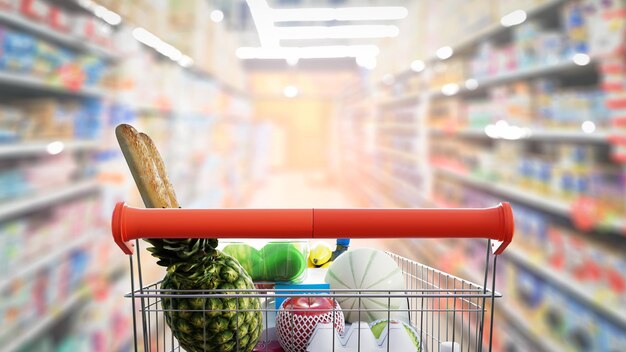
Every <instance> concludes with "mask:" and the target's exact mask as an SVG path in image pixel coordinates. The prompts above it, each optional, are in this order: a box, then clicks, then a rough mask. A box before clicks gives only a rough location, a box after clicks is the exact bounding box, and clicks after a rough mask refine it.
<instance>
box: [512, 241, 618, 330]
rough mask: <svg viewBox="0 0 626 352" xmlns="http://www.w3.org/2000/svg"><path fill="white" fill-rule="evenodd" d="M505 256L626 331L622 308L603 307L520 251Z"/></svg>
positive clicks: (601, 303)
mask: <svg viewBox="0 0 626 352" xmlns="http://www.w3.org/2000/svg"><path fill="white" fill-rule="evenodd" d="M505 256H506V257H507V258H510V259H511V260H512V261H514V262H516V263H519V264H521V265H523V266H524V267H525V268H528V269H529V270H530V271H532V272H533V273H535V274H537V275H538V276H539V277H541V278H543V279H545V280H549V281H550V282H551V283H553V284H556V285H558V286H559V287H561V288H563V289H564V290H565V291H567V292H568V293H570V294H572V295H574V296H576V297H577V298H578V299H579V300H580V301H581V302H584V303H585V304H587V305H588V306H590V307H592V308H593V309H594V310H596V311H597V312H599V313H600V314H602V315H603V316H605V317H608V318H609V319H611V320H612V321H613V322H614V323H615V324H617V325H618V326H621V327H622V328H623V329H626V310H624V309H623V307H609V306H607V305H605V304H604V303H603V302H602V300H601V299H599V298H598V297H594V296H593V295H592V294H591V293H590V291H589V289H588V288H586V287H583V286H581V285H578V284H575V283H574V282H573V281H572V280H570V279H568V278H567V277H564V276H563V275H562V274H559V273H556V272H554V271H553V270H550V269H548V268H547V267H545V266H542V265H538V264H537V263H535V262H533V261H532V260H531V259H529V258H528V256H527V255H526V254H525V253H523V252H522V251H520V250H517V249H514V248H508V249H507V251H506V253H505ZM615 308H617V309H615ZM620 308H622V309H620Z"/></svg>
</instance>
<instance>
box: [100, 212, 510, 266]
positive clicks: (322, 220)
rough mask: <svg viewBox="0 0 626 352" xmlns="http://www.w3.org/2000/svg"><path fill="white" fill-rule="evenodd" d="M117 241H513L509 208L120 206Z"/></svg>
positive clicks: (499, 247) (128, 248) (498, 248)
mask: <svg viewBox="0 0 626 352" xmlns="http://www.w3.org/2000/svg"><path fill="white" fill-rule="evenodd" d="M112 230H113V239H114V240H115V242H116V243H117V245H118V246H120V248H121V249H122V251H124V253H126V254H132V253H133V244H132V243H131V242H130V241H131V240H135V239H138V238H205V237H206V238H213V237H215V238H274V239H276V238H285V239H293V238H337V237H346V238H418V237H421V238H490V239H492V240H494V243H493V248H492V249H493V252H494V253H495V254H500V253H502V252H503V251H504V249H505V248H506V246H508V245H509V243H511V241H512V240H513V230H514V224H513V211H512V210H511V206H510V205H509V203H500V204H499V205H498V206H496V207H493V208H486V209H154V208H151V209H139V208H133V207H129V206H127V205H126V204H125V203H118V204H117V206H116V207H115V210H114V211H113V221H112Z"/></svg>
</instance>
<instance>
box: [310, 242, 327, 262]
mask: <svg viewBox="0 0 626 352" xmlns="http://www.w3.org/2000/svg"><path fill="white" fill-rule="evenodd" d="M332 257H333V249H332V248H331V246H330V245H329V244H328V243H326V242H317V243H315V244H314V245H313V246H312V247H311V250H310V251H309V260H307V266H308V267H309V268H326V267H328V266H329V265H330V263H331V258H332Z"/></svg>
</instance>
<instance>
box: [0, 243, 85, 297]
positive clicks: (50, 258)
mask: <svg viewBox="0 0 626 352" xmlns="http://www.w3.org/2000/svg"><path fill="white" fill-rule="evenodd" d="M96 238H97V237H96V233H93V234H85V235H84V236H81V237H79V238H77V239H74V240H72V241H70V242H68V243H65V244H63V246H58V247H56V248H52V249H51V250H50V252H48V253H46V254H45V255H43V256H42V257H39V258H37V259H35V260H34V261H31V262H28V263H26V265H24V266H21V267H19V268H18V269H16V270H13V271H11V272H10V274H9V275H8V276H7V277H5V278H4V279H3V280H1V281H0V292H1V291H3V290H4V289H5V288H7V286H9V285H10V284H11V282H13V281H14V280H16V279H18V278H23V277H27V276H28V275H29V274H32V273H34V272H36V271H37V270H39V269H42V268H45V267H47V266H50V265H54V264H55V261H56V260H58V259H60V257H62V256H63V255H64V254H67V253H68V252H71V251H73V250H75V249H77V248H81V247H83V246H86V245H89V243H90V242H92V241H94V240H95V239H96Z"/></svg>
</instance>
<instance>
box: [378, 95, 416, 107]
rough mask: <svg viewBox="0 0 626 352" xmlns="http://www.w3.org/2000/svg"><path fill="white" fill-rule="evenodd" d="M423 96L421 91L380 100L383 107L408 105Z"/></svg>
mask: <svg viewBox="0 0 626 352" xmlns="http://www.w3.org/2000/svg"><path fill="white" fill-rule="evenodd" d="M420 97H421V93H410V94H406V95H403V96H398V97H393V98H386V99H383V100H381V101H380V103H379V105H380V106H381V107H394V106H401V105H408V104H411V103H415V102H416V101H418V100H419V99H420Z"/></svg>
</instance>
